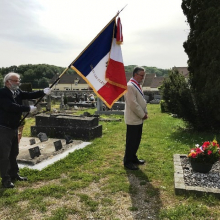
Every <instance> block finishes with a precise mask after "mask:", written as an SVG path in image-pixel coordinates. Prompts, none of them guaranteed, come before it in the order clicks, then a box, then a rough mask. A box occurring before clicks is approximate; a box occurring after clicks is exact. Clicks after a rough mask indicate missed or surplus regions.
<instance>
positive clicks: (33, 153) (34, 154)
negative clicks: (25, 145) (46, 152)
mask: <svg viewBox="0 0 220 220" xmlns="http://www.w3.org/2000/svg"><path fill="white" fill-rule="evenodd" d="M29 153H30V157H31V158H32V159H34V158H35V157H39V156H40V155H41V153H40V148H39V147H38V146H36V147H32V148H30V149H29Z"/></svg>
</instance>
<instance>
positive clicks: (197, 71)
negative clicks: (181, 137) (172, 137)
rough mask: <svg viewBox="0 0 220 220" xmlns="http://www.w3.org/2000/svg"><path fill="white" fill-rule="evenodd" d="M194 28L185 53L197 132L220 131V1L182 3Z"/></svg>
mask: <svg viewBox="0 0 220 220" xmlns="http://www.w3.org/2000/svg"><path fill="white" fill-rule="evenodd" d="M182 9H183V13H184V14H185V16H186V18H187V22H188V23H189V26H190V32H189V35H188V39H187V41H186V42H184V45H183V46H184V49H185V52H186V53H187V55H188V57H189V60H188V66H189V68H188V69H189V72H190V80H189V81H190V84H191V89H192V93H193V95H194V98H195V102H196V106H197V110H198V112H197V115H196V117H197V121H196V124H194V126H195V127H196V128H197V129H202V130H210V129H219V128H220V95H219V94H220V86H219V85H220V77H219V74H220V72H219V70H220V61H219V60H220V25H219V24H220V5H219V1H218V0H196V1H192V0H182Z"/></svg>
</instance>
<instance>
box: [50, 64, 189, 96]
mask: <svg viewBox="0 0 220 220" xmlns="http://www.w3.org/2000/svg"><path fill="white" fill-rule="evenodd" d="M172 69H173V70H174V69H176V70H178V71H179V73H181V74H183V75H184V77H185V78H188V77H189V71H188V69H187V67H173V68H172ZM125 74H126V80H127V82H128V81H129V80H130V79H131V78H132V73H131V72H126V73H125ZM56 79H57V76H54V77H53V78H52V79H51V80H50V81H49V86H51V84H52V83H53V82H54V81H55V80H56ZM164 79H165V77H162V76H156V74H154V73H146V75H145V77H144V79H143V83H142V88H143V91H144V92H153V93H157V94H158V92H159V87H160V86H161V85H162V83H163V81H164ZM88 88H89V85H88V84H87V82H86V81H85V80H84V79H83V78H82V77H81V76H79V75H78V74H77V73H74V74H71V75H70V74H64V75H63V76H62V77H61V79H60V80H59V82H58V83H57V84H56V85H55V86H53V88H52V89H53V90H61V91H65V90H87V89H88Z"/></svg>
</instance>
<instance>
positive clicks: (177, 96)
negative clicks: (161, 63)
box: [160, 70, 196, 124]
mask: <svg viewBox="0 0 220 220" xmlns="http://www.w3.org/2000/svg"><path fill="white" fill-rule="evenodd" d="M160 91H161V94H162V99H163V101H162V102H161V109H163V110H165V111H168V112H170V113H173V114H177V115H178V117H181V118H182V119H184V120H185V121H187V122H189V124H193V123H195V122H194V120H196V118H195V114H196V108H195V105H194V102H193V98H192V95H191V92H190V89H189V85H188V82H187V81H186V80H185V78H184V76H183V75H182V74H180V73H179V72H178V71H177V70H173V71H171V70H170V72H169V76H168V77H167V78H165V80H164V81H163V84H162V86H161V87H160Z"/></svg>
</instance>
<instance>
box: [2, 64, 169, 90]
mask: <svg viewBox="0 0 220 220" xmlns="http://www.w3.org/2000/svg"><path fill="white" fill-rule="evenodd" d="M135 66H136V65H130V66H125V71H126V72H133V69H134V67H135ZM64 69H65V68H63V67H58V66H54V65H47V64H36V65H32V64H27V65H20V66H15V65H14V66H10V67H6V68H4V67H3V68H0V74H1V75H2V76H5V75H6V74H7V73H9V72H16V73H18V74H20V76H21V80H22V83H31V84H32V87H33V88H42V87H45V86H48V82H49V80H50V79H52V78H53V76H54V75H60V74H61V73H62V72H63V71H64ZM145 69H146V72H147V73H155V74H156V75H157V76H161V75H162V76H166V75H167V73H168V70H164V69H158V68H156V67H145ZM66 73H67V74H74V70H72V69H69V70H68V71H67V72H66ZM1 75H0V76H1ZM1 83H2V80H1V77H0V85H1ZM1 87H2V86H1Z"/></svg>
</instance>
